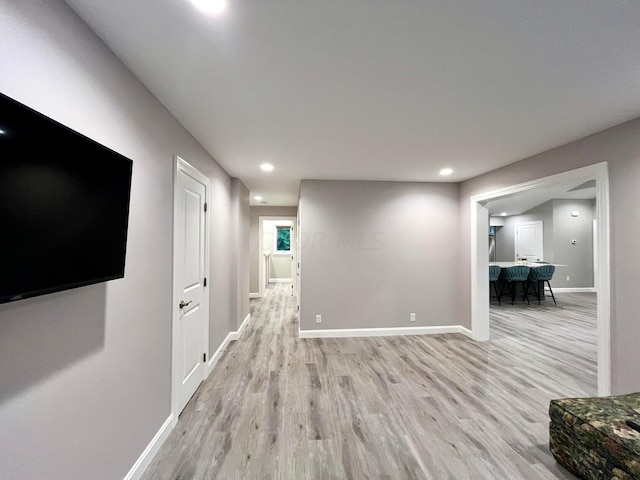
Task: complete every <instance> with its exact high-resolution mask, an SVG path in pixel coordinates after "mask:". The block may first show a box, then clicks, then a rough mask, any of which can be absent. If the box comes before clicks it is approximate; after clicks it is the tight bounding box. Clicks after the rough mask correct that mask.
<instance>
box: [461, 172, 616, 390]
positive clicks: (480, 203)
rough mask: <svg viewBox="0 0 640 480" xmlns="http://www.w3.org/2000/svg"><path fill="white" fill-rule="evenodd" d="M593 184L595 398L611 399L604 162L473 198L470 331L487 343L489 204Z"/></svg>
mask: <svg viewBox="0 0 640 480" xmlns="http://www.w3.org/2000/svg"><path fill="white" fill-rule="evenodd" d="M589 180H595V181H596V211H595V217H596V220H597V222H596V230H595V233H596V242H595V243H596V247H597V257H596V258H597V264H596V265H594V267H595V268H594V273H595V279H594V280H595V285H597V286H598V302H597V307H596V308H597V330H598V333H597V336H598V395H600V396H608V395H611V290H610V289H611V273H610V268H611V265H610V246H609V243H610V238H609V169H608V165H607V162H601V163H596V164H594V165H589V166H587V167H582V168H578V169H575V170H571V171H568V172H563V173H559V174H557V175H551V176H548V177H544V178H539V179H537V180H532V181H530V182H525V183H521V184H518V185H513V186H510V187H505V188H500V189H497V190H493V191H490V192H485V193H481V194H478V195H473V196H472V197H471V199H470V208H471V210H470V220H471V225H470V227H471V239H470V240H471V331H472V332H473V338H474V339H476V340H488V339H489V282H488V281H487V271H488V268H489V255H488V252H489V245H488V238H489V211H488V210H487V208H486V207H485V204H486V202H487V201H488V200H491V199H494V198H499V197H503V196H506V195H513V194H514V193H519V192H526V191H528V190H532V189H534V188H539V187H545V186H551V185H557V184H560V183H564V182H567V181H582V182H586V181H589Z"/></svg>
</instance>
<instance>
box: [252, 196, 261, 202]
mask: <svg viewBox="0 0 640 480" xmlns="http://www.w3.org/2000/svg"><path fill="white" fill-rule="evenodd" d="M253 199H254V200H257V201H258V202H259V201H260V200H262V197H261V196H260V195H256V196H255V197H253Z"/></svg>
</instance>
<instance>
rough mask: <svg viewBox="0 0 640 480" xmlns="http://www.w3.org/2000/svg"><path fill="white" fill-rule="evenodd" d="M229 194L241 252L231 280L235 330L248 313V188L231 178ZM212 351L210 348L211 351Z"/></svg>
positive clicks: (232, 326)
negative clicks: (233, 279)
mask: <svg viewBox="0 0 640 480" xmlns="http://www.w3.org/2000/svg"><path fill="white" fill-rule="evenodd" d="M231 194H232V207H231V208H232V215H233V218H232V229H231V230H232V234H233V243H234V244H235V245H237V247H238V249H239V250H238V252H242V254H240V255H238V258H237V263H236V268H237V270H236V276H235V278H236V279H237V281H235V282H234V281H232V288H234V289H235V295H234V297H235V299H236V301H235V302H234V303H233V304H232V315H231V318H232V320H231V321H232V324H231V325H230V326H229V328H230V330H237V329H238V327H240V325H241V324H242V321H243V320H244V319H245V318H246V317H247V315H249V228H250V226H249V224H250V213H249V212H250V207H249V189H248V188H247V187H246V186H245V185H244V183H242V181H240V180H239V179H237V178H233V179H232V180H231ZM212 223H213V224H214V228H215V226H216V225H217V223H216V222H215V220H213V221H212ZM234 319H235V322H234ZM218 345H219V344H218ZM216 348H217V347H216ZM214 351H215V350H211V352H214Z"/></svg>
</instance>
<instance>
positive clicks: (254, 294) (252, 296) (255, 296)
mask: <svg viewBox="0 0 640 480" xmlns="http://www.w3.org/2000/svg"><path fill="white" fill-rule="evenodd" d="M249 298H260V292H258V293H250V294H249Z"/></svg>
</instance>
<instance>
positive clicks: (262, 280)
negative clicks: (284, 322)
mask: <svg viewBox="0 0 640 480" xmlns="http://www.w3.org/2000/svg"><path fill="white" fill-rule="evenodd" d="M264 220H271V221H278V220H286V221H290V222H291V228H292V229H293V234H294V235H297V228H296V225H297V223H296V217H287V216H277V215H276V216H259V217H258V284H259V285H258V287H259V288H258V292H259V294H260V297H263V296H264V284H265V280H266V279H265V278H264V275H265V271H264V256H263V254H262V238H263V234H264V232H263V225H262V224H263V221H264ZM295 238H297V237H294V241H295ZM295 245H296V243H295V242H294V243H292V244H291V255H292V256H293V260H291V261H292V262H294V264H295V262H296V261H297V252H296V248H295ZM291 283H292V285H294V295H296V294H297V292H296V287H295V278H291Z"/></svg>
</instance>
